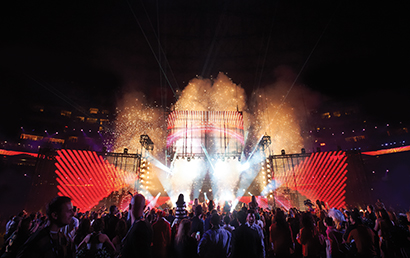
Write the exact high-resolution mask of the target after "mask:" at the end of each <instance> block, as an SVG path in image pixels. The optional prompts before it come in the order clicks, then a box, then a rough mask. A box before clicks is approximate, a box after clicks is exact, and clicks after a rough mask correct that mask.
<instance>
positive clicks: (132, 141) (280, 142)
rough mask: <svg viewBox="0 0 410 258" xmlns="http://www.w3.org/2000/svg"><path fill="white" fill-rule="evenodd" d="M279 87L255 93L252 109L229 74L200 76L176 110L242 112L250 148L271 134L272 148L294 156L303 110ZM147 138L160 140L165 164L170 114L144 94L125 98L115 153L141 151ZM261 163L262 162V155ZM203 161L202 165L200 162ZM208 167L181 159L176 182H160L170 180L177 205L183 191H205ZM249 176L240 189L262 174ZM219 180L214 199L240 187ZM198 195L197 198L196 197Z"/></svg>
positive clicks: (157, 153)
mask: <svg viewBox="0 0 410 258" xmlns="http://www.w3.org/2000/svg"><path fill="white" fill-rule="evenodd" d="M274 86H275V87H269V88H266V89H259V90H257V91H255V92H254V93H253V95H252V98H251V101H250V106H249V107H248V106H247V104H246V94H245V90H244V89H243V88H242V87H241V86H240V85H237V84H235V83H234V82H233V81H232V80H231V79H230V78H228V77H227V76H226V75H225V74H223V73H219V75H218V76H217V78H216V79H213V80H211V79H202V78H195V79H193V80H191V81H190V82H189V83H188V85H187V86H186V87H185V89H184V90H183V91H182V92H181V95H180V98H179V100H178V101H177V102H176V103H175V105H174V107H173V108H174V109H175V110H176V111H184V110H190V111H236V110H239V111H242V112H243V117H244V137H245V143H246V145H245V149H246V148H249V147H250V149H251V150H252V149H253V147H255V146H256V145H257V144H258V142H259V139H260V137H261V136H262V135H264V134H265V133H266V134H267V135H269V136H271V139H272V145H271V147H270V148H271V149H273V153H280V151H281V150H282V149H286V151H287V152H289V153H292V152H293V153H295V152H299V151H300V149H301V148H302V147H303V139H302V137H301V135H300V126H299V122H300V121H299V120H298V118H297V110H295V109H294V106H293V105H294V102H292V103H291V98H288V99H289V100H288V101H287V102H283V97H284V95H283V92H284V90H283V89H284V88H286V87H285V86H284V83H283V82H280V83H277V84H276V85H274ZM277 88H279V90H277ZM281 89H282V90H281ZM273 114H275V116H273ZM142 134H148V135H149V136H150V137H151V139H152V140H153V142H154V146H155V148H154V151H153V153H152V155H153V156H155V157H157V159H158V160H163V157H164V156H165V155H164V153H165V149H166V136H167V131H166V122H165V119H164V113H163V111H162V109H161V108H159V107H153V106H151V105H149V104H147V102H146V100H145V98H144V97H143V96H141V94H136V93H130V94H127V95H126V96H125V97H124V98H123V100H122V101H121V103H120V105H119V107H118V108H117V118H116V121H115V132H114V151H115V152H122V151H123V149H124V148H128V150H129V152H130V153H137V152H140V150H141V145H140V143H139V140H140V135H142ZM252 159H253V158H252ZM255 159H258V160H259V158H257V157H255ZM201 162H202V164H200V163H201ZM225 162H226V163H227V164H226V165H228V164H229V165H232V167H234V168H232V171H231V172H232V173H231V174H232V175H234V176H236V178H239V173H240V166H234V165H233V164H230V163H228V162H227V161H225ZM251 162H252V161H251ZM164 163H165V162H164ZM204 163H205V161H204V160H201V161H199V160H196V161H194V160H191V161H190V162H188V161H187V160H182V159H181V160H179V161H178V160H176V159H175V160H174V163H173V164H172V167H171V174H172V176H171V180H167V179H166V178H159V179H160V181H161V182H165V181H167V182H168V183H167V185H166V186H165V185H164V188H165V189H166V191H167V193H168V195H169V196H170V197H171V199H172V203H175V201H176V198H175V197H176V196H178V194H179V193H184V194H185V196H187V197H188V196H190V194H191V192H192V190H194V195H196V194H198V193H199V192H198V189H200V187H201V184H202V182H203V179H204V177H205V173H206V171H204V170H203V169H204V168H205V167H207V166H206V165H204ZM231 163H232V162H231ZM236 163H238V161H236ZM238 164H239V163H238ZM208 167H209V166H208ZM236 167H238V168H236ZM162 170H164V169H162ZM214 170H215V169H214ZM251 170H252V169H251ZM214 172H215V171H214ZM247 172H248V173H243V176H241V181H240V182H239V186H240V187H239V188H240V189H239V190H242V188H246V187H247V186H249V185H250V184H251V183H252V181H253V180H254V178H255V176H256V175H255V174H257V171H256V170H255V171H253V170H252V171H247ZM169 175H170V173H158V174H157V177H167V176H169ZM213 176H214V178H213V180H212V181H213V188H214V193H213V194H214V197H217V196H218V195H219V197H220V196H222V195H224V194H225V193H223V192H219V193H218V189H233V188H234V184H237V183H238V182H237V180H230V179H231V178H230V179H229V180H225V179H218V178H219V177H220V175H219V174H218V175H217V174H214V175H213ZM226 181H231V183H230V184H229V185H227V184H226ZM237 195H238V196H241V195H243V191H242V193H240V191H238V193H237ZM196 197H197V196H193V198H196ZM173 198H174V199H175V200H173Z"/></svg>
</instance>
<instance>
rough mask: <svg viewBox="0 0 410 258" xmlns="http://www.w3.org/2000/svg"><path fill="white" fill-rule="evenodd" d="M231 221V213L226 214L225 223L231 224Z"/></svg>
mask: <svg viewBox="0 0 410 258" xmlns="http://www.w3.org/2000/svg"><path fill="white" fill-rule="evenodd" d="M230 222H231V219H230V218H229V215H225V217H224V223H225V224H226V225H229V223H230Z"/></svg>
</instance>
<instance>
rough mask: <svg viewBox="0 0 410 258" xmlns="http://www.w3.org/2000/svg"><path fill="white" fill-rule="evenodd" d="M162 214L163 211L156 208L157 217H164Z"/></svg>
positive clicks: (163, 213)
mask: <svg viewBox="0 0 410 258" xmlns="http://www.w3.org/2000/svg"><path fill="white" fill-rule="evenodd" d="M164 216H165V212H164V211H162V210H160V209H158V210H157V217H158V218H162V217H164Z"/></svg>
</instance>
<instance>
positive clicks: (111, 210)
mask: <svg viewBox="0 0 410 258" xmlns="http://www.w3.org/2000/svg"><path fill="white" fill-rule="evenodd" d="M117 212H118V208H117V206H115V205H111V206H110V214H113V215H115V214H117Z"/></svg>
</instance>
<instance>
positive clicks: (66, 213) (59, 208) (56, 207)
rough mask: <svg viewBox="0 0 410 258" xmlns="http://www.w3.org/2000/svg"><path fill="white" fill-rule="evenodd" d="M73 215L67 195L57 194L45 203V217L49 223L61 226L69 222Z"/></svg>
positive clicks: (71, 205)
mask: <svg viewBox="0 0 410 258" xmlns="http://www.w3.org/2000/svg"><path fill="white" fill-rule="evenodd" d="M73 216H74V211H73V204H72V203H71V198H70V197H67V196H57V197H56V198H54V199H53V200H51V202H50V203H49V204H48V205H47V217H48V219H49V220H50V222H51V224H55V225H57V227H60V228H61V227H63V226H65V225H68V224H70V222H71V219H72V218H73Z"/></svg>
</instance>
